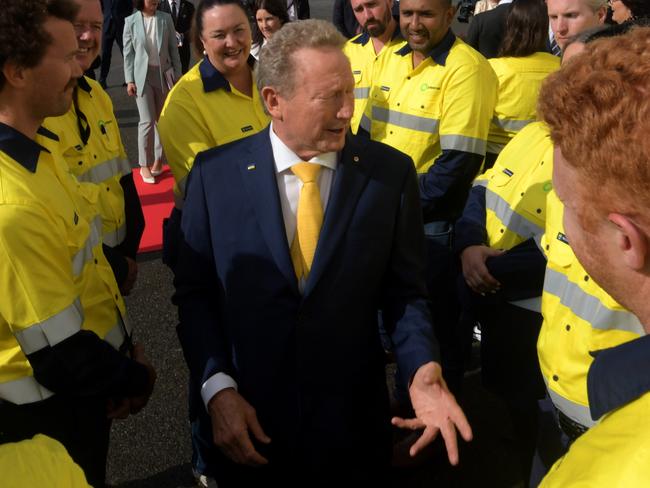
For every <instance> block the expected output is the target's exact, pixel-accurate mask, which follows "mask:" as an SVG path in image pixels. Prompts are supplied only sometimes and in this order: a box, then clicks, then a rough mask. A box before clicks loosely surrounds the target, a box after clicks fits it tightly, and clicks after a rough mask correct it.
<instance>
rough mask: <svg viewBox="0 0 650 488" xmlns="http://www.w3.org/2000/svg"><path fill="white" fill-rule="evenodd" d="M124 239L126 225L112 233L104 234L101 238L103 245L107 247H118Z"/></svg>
mask: <svg viewBox="0 0 650 488" xmlns="http://www.w3.org/2000/svg"><path fill="white" fill-rule="evenodd" d="M125 237H126V224H122V225H121V226H120V227H118V228H117V229H115V230H114V231H111V232H106V233H105V234H104V236H103V241H104V244H106V245H107V246H111V247H115V246H119V245H120V244H121V243H122V241H123V240H124V238H125Z"/></svg>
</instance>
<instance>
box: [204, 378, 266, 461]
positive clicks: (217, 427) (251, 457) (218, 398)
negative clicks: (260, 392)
mask: <svg viewBox="0 0 650 488" xmlns="http://www.w3.org/2000/svg"><path fill="white" fill-rule="evenodd" d="M208 411H209V413H210V418H211V419H212V437H213V439H214V443H215V444H216V445H217V446H218V447H219V448H220V449H221V450H222V451H223V452H224V454H226V456H228V457H229V458H230V459H231V460H233V461H234V462H236V463H238V464H245V465H247V466H262V465H264V464H268V460H267V459H266V458H264V457H263V456H262V455H261V454H260V453H259V452H257V451H256V450H255V447H254V446H253V442H252V441H251V438H250V435H249V432H252V434H253V435H254V436H255V439H257V440H258V441H260V442H263V443H264V444H268V443H270V442H271V439H270V438H269V437H268V436H267V435H266V434H265V433H264V431H263V430H262V426H261V425H260V423H259V421H258V420H257V414H256V413H255V409H254V408H253V407H252V406H251V405H250V403H248V402H247V401H246V400H244V397H242V396H241V395H240V394H239V393H238V392H237V391H236V390H235V389H234V388H225V389H223V390H221V391H220V392H218V393H217V394H216V395H214V396H213V397H212V398H211V399H210V402H209V403H208Z"/></svg>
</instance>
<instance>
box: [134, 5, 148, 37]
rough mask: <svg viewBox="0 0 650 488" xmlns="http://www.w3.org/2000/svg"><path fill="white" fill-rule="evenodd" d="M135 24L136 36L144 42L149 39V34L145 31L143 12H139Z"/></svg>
mask: <svg viewBox="0 0 650 488" xmlns="http://www.w3.org/2000/svg"><path fill="white" fill-rule="evenodd" d="M133 24H135V25H134V27H135V36H136V37H139V38H140V40H141V41H143V42H144V41H145V40H146V38H147V33H146V32H145V31H144V15H142V12H138V14H137V16H136V17H135V19H134V22H133ZM142 45H144V44H142Z"/></svg>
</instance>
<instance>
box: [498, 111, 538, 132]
mask: <svg viewBox="0 0 650 488" xmlns="http://www.w3.org/2000/svg"><path fill="white" fill-rule="evenodd" d="M533 122H535V120H534V119H533V120H515V119H499V118H497V117H496V115H495V116H494V117H492V123H493V124H494V125H496V126H497V127H499V128H500V129H503V130H511V131H513V132H519V131H520V130H521V129H523V128H524V127H526V126H527V125H528V124H531V123H533Z"/></svg>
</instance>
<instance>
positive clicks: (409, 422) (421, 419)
mask: <svg viewBox="0 0 650 488" xmlns="http://www.w3.org/2000/svg"><path fill="white" fill-rule="evenodd" d="M409 394H410V396H411V403H412V404H413V409H414V410H415V418H413V419H403V418H401V417H393V419H392V423H393V425H395V426H397V427H400V428H403V429H411V430H422V429H424V432H423V433H422V435H421V436H420V438H419V439H418V440H417V441H416V442H415V444H413V445H412V446H411V449H410V451H409V453H410V455H411V456H415V455H416V454H417V453H418V452H420V451H421V450H422V449H424V448H425V447H426V446H427V445H429V444H430V443H431V442H433V441H434V439H435V438H436V436H437V435H438V432H441V433H442V437H443V439H444V441H445V446H446V447H447V455H448V457H449V462H450V463H451V464H453V465H456V464H458V442H457V440H456V430H458V432H460V435H461V436H462V437H463V439H465V440H466V441H471V440H472V428H471V427H470V425H469V422H467V418H465V414H464V413H463V410H462V409H461V408H460V407H459V406H458V403H456V399H455V398H454V395H452V394H451V392H450V391H449V389H448V388H447V384H446V383H445V380H444V379H443V378H442V370H441V368H440V365H439V364H438V363H435V362H430V363H427V364H424V365H422V366H421V367H420V368H419V369H418V370H417V371H416V373H415V375H414V377H413V381H412V383H411V386H410V387H409Z"/></svg>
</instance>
